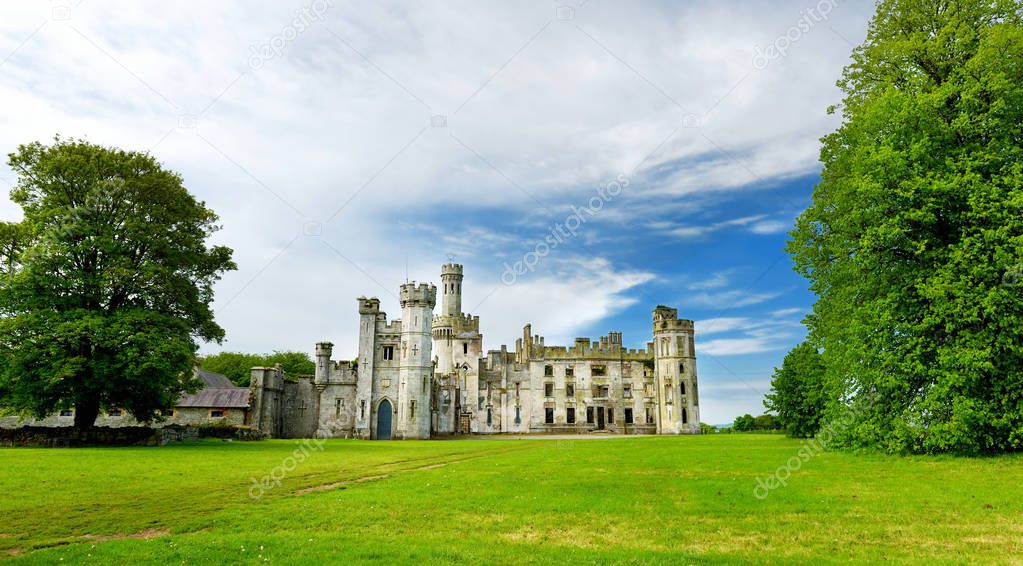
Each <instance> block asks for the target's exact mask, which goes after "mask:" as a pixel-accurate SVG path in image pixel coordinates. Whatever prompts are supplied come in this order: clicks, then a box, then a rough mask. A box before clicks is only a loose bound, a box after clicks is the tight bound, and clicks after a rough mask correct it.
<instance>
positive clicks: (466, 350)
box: [462, 342, 469, 354]
mask: <svg viewBox="0 0 1023 566" xmlns="http://www.w3.org/2000/svg"><path fill="white" fill-rule="evenodd" d="M462 353H463V354H468V353H469V343H468V342H462Z"/></svg>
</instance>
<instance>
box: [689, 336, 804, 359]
mask: <svg viewBox="0 0 1023 566" xmlns="http://www.w3.org/2000/svg"><path fill="white" fill-rule="evenodd" d="M784 347H785V346H784V345H780V344H778V343H772V341H771V339H770V337H767V336H762V337H757V338H718V339H715V340H707V341H706V342H701V343H700V344H699V346H698V347H697V351H698V352H700V353H704V354H710V355H712V356H738V355H743V354H757V353H760V352H770V351H772V350H779V349H781V348H784Z"/></svg>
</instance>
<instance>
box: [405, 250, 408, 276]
mask: <svg viewBox="0 0 1023 566" xmlns="http://www.w3.org/2000/svg"><path fill="white" fill-rule="evenodd" d="M405 283H408V252H405Z"/></svg>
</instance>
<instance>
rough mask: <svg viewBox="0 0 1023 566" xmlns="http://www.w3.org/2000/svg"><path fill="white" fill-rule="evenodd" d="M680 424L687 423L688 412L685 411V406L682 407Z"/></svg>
mask: <svg viewBox="0 0 1023 566" xmlns="http://www.w3.org/2000/svg"><path fill="white" fill-rule="evenodd" d="M682 424H689V414H688V413H686V410H685V408H684V407H683V408H682Z"/></svg>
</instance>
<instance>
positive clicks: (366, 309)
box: [316, 297, 380, 438]
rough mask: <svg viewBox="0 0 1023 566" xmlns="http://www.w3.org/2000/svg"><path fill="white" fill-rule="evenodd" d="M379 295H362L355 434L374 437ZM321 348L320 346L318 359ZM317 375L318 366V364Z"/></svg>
mask: <svg viewBox="0 0 1023 566" xmlns="http://www.w3.org/2000/svg"><path fill="white" fill-rule="evenodd" d="M379 315H380V299H377V298H376V297H370V298H368V299H367V298H366V297H359V369H358V370H357V377H356V382H355V436H357V437H359V438H371V434H370V423H371V422H372V418H373V399H372V397H373V365H374V361H375V358H376V327H377V318H378V317H379ZM319 352H320V349H319V347H317V349H316V353H317V363H318V362H319ZM316 371H317V374H316V375H317V377H318V376H319V366H317V370H316Z"/></svg>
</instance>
